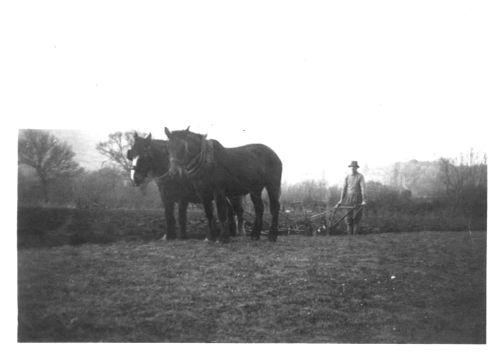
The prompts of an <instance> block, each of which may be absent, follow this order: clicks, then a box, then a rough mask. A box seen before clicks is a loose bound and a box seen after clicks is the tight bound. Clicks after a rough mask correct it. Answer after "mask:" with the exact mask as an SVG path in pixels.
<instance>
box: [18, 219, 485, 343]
mask: <svg viewBox="0 0 500 353" xmlns="http://www.w3.org/2000/svg"><path fill="white" fill-rule="evenodd" d="M89 217H90V216H89ZM144 217H146V218H144V220H143V221H144V222H149V221H151V220H150V219H148V218H147V216H144ZM62 218H64V217H62ZM62 218H61V220H60V221H61V222H62V223H64V220H63V219H62ZM125 219H126V217H124V218H123V220H125ZM47 222H54V223H57V222H59V220H57V219H52V220H47ZM81 222H83V223H82V224H83V225H84V224H85V222H90V218H89V219H87V220H85V219H83V220H81ZM134 222H135V221H134ZM25 223H26V222H25ZM132 223H133V222H132ZM132 223H131V225H130V227H132V228H131V229H127V223H124V224H123V227H120V229H126V231H124V233H123V239H126V240H131V241H127V242H124V241H119V242H113V243H109V244H83V245H79V246H70V245H63V246H57V247H42V248H38V247H34V246H30V247H25V246H21V248H20V249H19V250H18V273H19V277H18V278H19V341H22V342H40V341H41V342H46V341H57V342H60V341H70V342H89V341H91V342H97V341H104V342H116V341H121V342H339V343H368V342H370V343H376V342H383V343H392V342H394V343H485V340H486V337H485V326H486V234H485V232H474V233H473V234H472V237H470V236H469V235H468V234H466V233H464V232H422V233H399V234H397V233H392V234H379V235H373V234H368V235H363V236H358V237H346V236H332V237H326V236H314V237H304V236H299V235H292V236H282V237H279V238H278V241H277V242H276V243H270V242H268V241H267V240H265V239H262V240H261V241H258V242H253V241H250V240H249V239H248V238H236V239H233V240H232V241H231V242H230V243H229V244H225V245H221V244H214V243H206V242H203V241H200V240H196V239H192V240H187V241H171V242H162V241H157V240H151V239H154V238H155V237H156V235H157V233H156V231H151V238H150V239H149V240H148V238H147V237H146V236H145V234H139V233H140V231H141V229H142V230H143V231H144V229H146V227H145V226H144V225H143V226H142V227H141V226H140V225H137V224H135V225H134V224H132ZM26 224H27V223H26ZM112 224H116V223H112ZM52 226H53V230H52V231H46V230H42V229H39V230H38V231H39V232H40V234H42V233H43V232H44V233H43V234H44V235H45V236H48V237H54V239H56V238H57V239H65V237H64V236H65V235H68V234H70V235H71V234H76V233H74V229H72V228H71V226H70V225H69V223H68V224H66V225H65V226H61V224H59V225H55V224H53V225H52ZM133 227H135V228H133ZM83 229H85V228H83ZM114 229H115V228H114V227H113V226H110V228H109V231H113V232H114V231H115V230H114ZM148 229H149V228H148ZM151 229H154V227H152V228H151ZM24 231H25V233H23V234H28V233H29V232H28V231H27V230H26V229H25V230H24ZM34 231H36V229H31V232H32V233H33V232H34ZM88 231H89V232H95V234H94V236H96V237H97V236H98V235H104V236H105V235H106V233H105V232H106V228H101V229H97V228H95V229H94V228H88ZM149 231H150V230H148V232H149ZM58 232H59V233H58ZM72 232H73V233H72ZM82 232H84V231H82ZM98 232H101V233H98ZM134 232H138V233H137V234H136V236H137V240H133V238H132V236H133V235H134ZM43 234H42V236H43ZM148 234H149V233H148ZM73 236H75V235H73ZM81 236H84V235H81ZM108 236H109V237H111V235H108ZM26 239H31V238H24V240H23V241H26V242H27V240H26ZM30 241H31V242H33V241H34V240H30ZM25 244H28V243H25ZM30 244H31V245H33V243H30ZM75 244H76V242H75ZM21 245H22V244H21Z"/></svg>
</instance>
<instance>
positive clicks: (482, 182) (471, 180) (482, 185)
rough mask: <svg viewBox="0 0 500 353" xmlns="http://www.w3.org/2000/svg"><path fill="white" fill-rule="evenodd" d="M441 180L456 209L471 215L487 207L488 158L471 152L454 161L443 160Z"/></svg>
mask: <svg viewBox="0 0 500 353" xmlns="http://www.w3.org/2000/svg"><path fill="white" fill-rule="evenodd" d="M439 164H440V178H441V181H442V183H443V184H444V189H445V190H444V191H445V194H446V196H447V197H448V198H449V199H450V201H451V202H452V204H453V207H454V209H457V208H461V209H462V210H463V211H464V213H465V214H467V215H470V214H472V213H473V212H475V211H480V210H481V209H483V208H484V207H480V206H481V205H483V204H484V205H486V192H487V168H488V167H487V158H486V155H483V156H481V155H480V154H478V153H477V152H475V151H473V150H470V151H469V152H468V153H467V154H462V155H461V156H460V158H456V159H454V160H452V159H447V158H441V159H440V161H439Z"/></svg>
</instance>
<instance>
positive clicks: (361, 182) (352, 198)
mask: <svg viewBox="0 0 500 353" xmlns="http://www.w3.org/2000/svg"><path fill="white" fill-rule="evenodd" d="M349 168H351V173H350V174H349V175H348V176H346V178H345V181H344V186H343V187H342V192H341V195H340V201H339V202H338V203H337V206H340V205H341V204H342V205H345V206H352V207H354V209H353V210H352V211H351V212H350V213H349V214H348V215H347V217H346V218H345V222H346V224H347V234H350V235H356V234H358V231H359V223H360V222H361V218H362V217H363V209H362V206H364V205H366V193H365V177H364V176H363V174H361V173H358V168H359V165H358V162H357V161H352V162H351V164H350V165H349Z"/></svg>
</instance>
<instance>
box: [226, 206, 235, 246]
mask: <svg viewBox="0 0 500 353" xmlns="http://www.w3.org/2000/svg"><path fill="white" fill-rule="evenodd" d="M226 202H227V223H228V225H229V235H230V236H232V237H235V236H236V222H235V221H234V209H233V205H232V203H231V201H230V200H229V199H227V201H226Z"/></svg>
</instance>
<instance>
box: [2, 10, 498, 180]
mask: <svg viewBox="0 0 500 353" xmlns="http://www.w3.org/2000/svg"><path fill="white" fill-rule="evenodd" d="M236 3H237V4H236ZM485 4H487V2H481V3H478V2H476V1H418V2H408V1H361V2H360V1H343V2H331V1H326V2H317V1H303V2H298V1H283V2H271V1H262V2H259V1H249V2H245V3H244V4H242V2H234V1H225V2H214V1H200V2H190V1H179V2H168V3H164V2H129V1H117V2H101V1H98V2H88V1H86V2H80V3H77V4H75V3H74V2H71V3H69V2H67V1H60V2H53V1H43V2H32V3H30V4H29V6H25V5H23V4H22V3H19V2H15V3H13V4H11V5H6V7H9V6H10V8H7V9H6V10H8V15H6V12H5V11H3V16H4V17H6V18H3V19H2V21H1V23H3V24H0V26H8V28H9V31H8V33H10V34H15V35H12V36H9V37H7V38H3V39H5V46H4V48H7V49H6V51H7V53H8V54H9V55H7V56H4V58H3V59H4V60H5V65H3V67H4V71H5V77H7V81H6V82H8V85H5V87H6V88H8V89H5V91H4V92H3V93H2V95H3V97H4V98H5V105H6V107H7V111H8V113H9V115H8V116H6V117H7V119H9V120H10V121H12V122H15V123H16V124H17V127H18V128H28V127H31V128H48V129H77V130H84V131H86V132H80V133H78V134H76V135H73V139H72V140H73V141H75V143H77V144H79V145H78V146H76V147H75V150H77V151H80V150H82V149H83V150H85V149H87V148H93V146H94V145H95V143H97V142H98V141H101V140H103V139H105V137H106V135H107V134H109V133H111V132H114V131H118V130H121V131H124V130H129V129H136V130H138V131H143V132H152V133H153V136H154V137H155V138H165V137H164V135H163V126H165V125H166V126H168V127H169V128H170V129H171V130H172V129H180V128H185V127H187V126H188V125H190V126H191V130H192V131H195V132H200V133H208V135H209V137H210V138H215V139H218V140H219V141H220V142H221V143H223V144H224V145H226V146H228V147H230V146H231V147H232V146H237V145H242V144H246V143H252V142H261V143H265V144H267V145H269V146H270V147H271V148H273V149H274V150H275V151H276V152H277V153H278V154H279V156H280V157H281V159H282V160H283V163H284V179H285V180H287V181H291V182H294V181H299V180H302V179H305V178H320V177H325V178H326V179H327V180H329V181H330V182H332V183H337V182H339V181H340V179H341V178H342V176H343V175H344V174H345V173H346V172H347V165H348V164H349V162H350V161H351V160H358V161H359V163H360V165H361V166H362V167H366V166H367V167H368V168H369V169H370V168H374V167H377V166H384V165H389V164H391V163H394V162H397V161H407V160H411V159H418V160H433V159H437V158H439V157H441V156H445V157H448V156H450V157H453V156H457V155H459V154H460V153H461V152H465V151H467V150H469V149H470V148H474V149H476V150H479V151H482V152H489V151H490V150H491V144H492V143H493V141H494V138H495V136H494V134H495V129H494V128H493V125H492V121H493V120H495V119H497V118H498V117H499V107H498V105H499V97H500V89H499V82H500V75H499V63H500V55H499V51H498V43H499V40H498V33H500V28H499V21H498V12H497V11H493V9H492V8H490V7H488V6H486V5H485ZM2 29H5V28H2ZM3 32H4V33H5V31H3ZM4 107H5V106H4ZM88 146H90V147H88ZM94 155H95V154H94ZM92 156H93V154H92V153H90V152H89V153H88V154H87V155H86V156H84V157H82V158H83V159H84V160H85V163H87V164H89V165H90V164H92V163H94V162H95V161H94V160H93V158H94V157H92ZM97 158H98V157H96V160H97Z"/></svg>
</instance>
